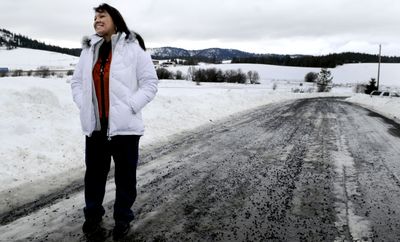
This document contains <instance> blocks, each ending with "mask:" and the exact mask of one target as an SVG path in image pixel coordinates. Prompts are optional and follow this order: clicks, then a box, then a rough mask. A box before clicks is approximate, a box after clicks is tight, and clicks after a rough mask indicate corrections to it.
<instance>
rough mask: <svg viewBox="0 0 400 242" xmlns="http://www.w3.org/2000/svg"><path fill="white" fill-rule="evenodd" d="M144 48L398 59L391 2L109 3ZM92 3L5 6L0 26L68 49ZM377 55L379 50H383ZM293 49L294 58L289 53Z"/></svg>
mask: <svg viewBox="0 0 400 242" xmlns="http://www.w3.org/2000/svg"><path fill="white" fill-rule="evenodd" d="M106 2H108V3H110V4H111V5H113V6H115V7H116V8H117V9H119V10H120V11H121V13H122V15H123V16H124V18H125V20H126V22H127V24H128V26H129V27H130V28H132V29H134V30H136V31H138V32H139V33H141V34H142V36H144V38H145V40H146V42H147V43H148V44H147V45H148V46H150V47H160V46H177V47H184V48H189V49H200V48H210V47H221V48H225V47H229V48H238V49H244V50H251V51H253V52H259V53H270V52H275V51H281V52H279V53H304V54H306V53H308V54H321V53H330V52H338V51H342V50H345V49H348V48H353V49H354V51H356V50H360V51H363V52H375V49H376V48H375V46H376V45H377V44H378V43H383V44H385V45H387V46H390V49H391V50H390V51H391V52H392V54H393V55H395V54H399V50H400V47H399V44H398V43H400V33H398V31H396V29H397V27H398V26H399V24H400V18H399V17H398V12H399V11H400V1H396V0H352V1H348V0H323V1H321V0H302V1H299V0H251V1H249V0H248V1H244V0H219V1H215V0H212V1H211V0H187V1H181V0H137V1H129V0H110V1H106ZM99 3H101V2H100V1H95V0H92V1H78V0H70V1H50V0H5V1H3V2H2V4H3V6H6V8H8V9H13V11H5V13H4V14H3V13H2V15H1V16H0V22H1V23H2V26H1V27H3V28H8V29H9V30H11V31H14V32H20V33H22V34H26V35H29V36H31V37H33V38H38V39H48V40H50V41H51V40H54V41H58V42H60V43H61V42H62V43H76V45H75V46H74V47H79V46H80V39H81V37H82V36H83V35H88V34H90V33H93V29H92V21H93V7H94V6H97V5H98V4H99ZM384 49H385V48H384ZM293 51H296V52H293Z"/></svg>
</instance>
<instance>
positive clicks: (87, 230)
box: [82, 219, 106, 240]
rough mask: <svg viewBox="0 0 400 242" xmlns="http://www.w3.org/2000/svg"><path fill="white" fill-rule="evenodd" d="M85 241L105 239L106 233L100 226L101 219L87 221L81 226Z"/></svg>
mask: <svg viewBox="0 0 400 242" xmlns="http://www.w3.org/2000/svg"><path fill="white" fill-rule="evenodd" d="M82 231H83V233H84V234H85V236H86V238H87V239H90V240H98V239H102V238H104V237H106V231H105V229H104V228H103V227H102V226H101V219H87V220H86V221H85V222H84V223H83V226H82Z"/></svg>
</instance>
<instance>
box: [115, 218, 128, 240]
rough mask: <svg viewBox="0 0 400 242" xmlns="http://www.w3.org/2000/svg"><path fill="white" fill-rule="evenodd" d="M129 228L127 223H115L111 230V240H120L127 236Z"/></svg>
mask: <svg viewBox="0 0 400 242" xmlns="http://www.w3.org/2000/svg"><path fill="white" fill-rule="evenodd" d="M130 228H131V225H130V224H129V223H127V222H123V221H115V227H114V229H113V239H114V240H119V239H122V238H123V237H125V236H126V235H127V234H128V232H129V229H130Z"/></svg>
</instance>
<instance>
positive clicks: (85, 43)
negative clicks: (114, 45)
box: [82, 31, 136, 49]
mask: <svg viewBox="0 0 400 242" xmlns="http://www.w3.org/2000/svg"><path fill="white" fill-rule="evenodd" d="M125 37H126V34H125V33H123V32H118V33H116V34H114V35H113V36H112V38H116V39H117V40H118V39H120V38H124V39H125ZM101 39H102V37H101V36H100V35H97V34H94V35H91V36H84V37H83V38H82V49H88V48H90V47H91V46H92V45H93V44H96V43H97V42H99V41H100V40H101ZM125 41H126V42H135V41H136V32H134V31H130V35H129V37H128V38H127V39H125Z"/></svg>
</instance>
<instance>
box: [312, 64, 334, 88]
mask: <svg viewBox="0 0 400 242" xmlns="http://www.w3.org/2000/svg"><path fill="white" fill-rule="evenodd" d="M332 79H333V77H331V72H330V71H329V70H328V69H326V68H322V69H321V71H320V72H319V74H318V78H317V81H316V83H317V91H318V92H329V91H330V90H331V88H332Z"/></svg>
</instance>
